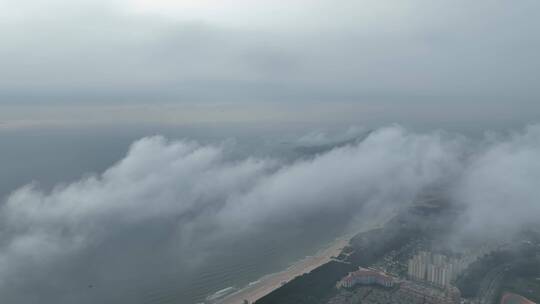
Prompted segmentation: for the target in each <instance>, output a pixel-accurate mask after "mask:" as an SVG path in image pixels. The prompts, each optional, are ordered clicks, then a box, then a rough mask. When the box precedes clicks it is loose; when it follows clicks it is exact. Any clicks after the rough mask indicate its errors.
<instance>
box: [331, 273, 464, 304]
mask: <svg viewBox="0 0 540 304" xmlns="http://www.w3.org/2000/svg"><path fill="white" fill-rule="evenodd" d="M356 285H378V286H382V287H388V288H390V287H394V286H396V287H398V288H397V289H395V293H390V294H389V295H390V297H392V299H390V302H395V301H397V300H399V301H400V303H423V304H459V302H460V299H461V294H460V292H459V290H458V289H457V288H456V287H453V286H450V285H449V286H446V287H445V288H435V287H433V286H431V285H427V284H425V283H420V282H412V281H407V280H400V279H397V278H394V277H391V276H389V275H387V274H386V273H384V272H381V271H378V270H375V269H371V268H362V267H360V268H359V269H358V270H357V271H354V272H351V273H349V274H348V275H347V276H346V277H344V278H343V279H341V280H340V281H339V282H338V284H337V287H338V288H352V287H355V286H356ZM394 297H395V299H393V298H394ZM379 300H381V299H379ZM394 300H395V301H394ZM376 302H379V301H376ZM380 303H385V302H384V301H383V302H380Z"/></svg>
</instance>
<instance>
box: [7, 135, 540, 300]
mask: <svg viewBox="0 0 540 304" xmlns="http://www.w3.org/2000/svg"><path fill="white" fill-rule="evenodd" d="M227 153H228V152H227V150H226V149H223V148H222V147H219V146H209V145H199V144H197V143H195V142H189V141H167V140H166V139H164V138H163V137H150V138H144V139H141V140H139V141H137V142H135V143H134V144H133V145H132V147H131V149H130V151H129V153H128V154H127V155H126V157H125V158H124V159H122V160H121V161H120V162H118V163H117V164H116V165H114V166H113V167H111V168H110V169H108V170H107V171H106V172H104V173H103V174H101V175H99V176H89V177H85V178H83V179H81V180H79V181H76V182H73V183H70V184H65V185H58V186H57V187H56V188H55V189H54V190H52V191H51V192H44V191H42V190H40V189H39V188H38V187H36V186H34V185H28V186H25V187H23V188H21V189H19V190H17V191H15V192H14V193H13V194H12V195H11V196H10V197H9V198H8V199H7V200H6V202H5V203H4V204H3V205H2V207H1V209H0V218H1V223H2V224H1V227H2V230H1V231H2V241H1V242H0V294H1V295H2V296H0V298H3V299H4V300H6V301H11V302H25V303H38V302H39V303H44V302H43V299H46V300H47V301H50V302H51V303H52V302H53V301H54V302H55V303H70V302H73V301H75V302H78V303H84V301H87V302H92V301H96V299H99V300H100V301H104V300H106V301H111V302H112V301H113V300H112V299H111V297H112V295H111V294H102V295H100V297H101V298H99V297H98V298H96V297H97V296H93V297H91V296H88V295H87V294H85V293H83V292H81V291H80V290H78V289H73V290H75V291H73V290H71V289H70V288H74V287H73V286H72V285H76V284H81V282H80V281H82V282H86V281H85V280H96V281H98V282H99V281H100V280H103V281H107V282H108V284H111V286H114V288H121V286H122V284H124V283H122V282H124V281H125V280H126V279H129V278H133V277H139V276H148V277H153V276H159V272H160V271H166V270H165V269H163V268H160V267H157V266H153V267H148V268H147V267H145V266H142V265H144V264H145V263H150V264H151V263H152V262H151V261H153V260H154V261H155V260H160V261H164V263H163V264H164V265H169V266H168V267H169V268H171V267H172V268H174V267H177V268H178V269H180V270H181V269H184V271H188V269H189V267H196V266H194V265H197V263H204V262H205V256H206V254H205V252H208V250H209V249H211V250H219V247H218V246H215V244H222V243H223V242H227V241H231V240H237V239H242V238H246V237H248V236H250V235H251V236H252V235H257V233H258V232H260V231H264V230H267V229H284V231H286V230H287V228H288V227H294V226H298V225H300V226H302V225H305V226H306V227H307V226H308V225H309V224H310V223H311V224H313V223H316V222H317V221H318V220H321V219H323V218H326V219H332V221H334V223H335V224H336V225H343V228H346V226H347V225H356V224H357V223H358V222H362V220H366V219H371V218H376V217H377V216H382V215H384V214H387V213H388V212H391V210H395V209H399V208H406V207H407V206H409V204H410V203H412V202H413V201H414V199H415V198H416V197H417V196H418V195H419V194H421V193H422V192H423V191H425V190H426V189H430V188H433V187H441V186H444V187H448V189H451V191H452V195H453V196H454V198H455V200H456V202H458V203H461V204H462V205H463V206H464V207H465V213H464V214H465V215H464V217H463V219H462V220H463V221H465V223H466V224H465V225H464V226H463V229H462V231H460V232H464V233H466V234H471V233H476V234H478V235H482V236H484V235H486V234H489V233H496V232H498V231H505V232H508V233H513V232H516V231H517V230H518V229H520V228H521V227H523V225H526V224H534V223H535V222H536V221H537V219H538V218H539V217H540V207H539V202H538V197H540V193H538V189H540V188H539V187H538V180H539V178H540V127H538V126H532V127H529V128H527V129H526V130H525V131H523V132H520V133H515V134H512V135H510V136H505V137H500V138H498V137H491V138H489V139H486V140H485V142H483V143H480V144H477V145H471V141H470V140H468V139H465V138H463V137H461V136H456V135H450V134H446V133H443V132H433V133H429V134H417V133H412V132H409V131H407V130H405V129H403V128H401V127H397V126H393V127H387V128H382V129H379V130H376V131H374V132H372V133H371V134H370V135H369V136H368V137H367V138H366V139H364V140H363V141H362V142H360V143H355V144H350V145H347V146H344V147H339V148H335V149H333V150H331V151H329V152H325V153H323V154H320V155H317V156H315V157H313V158H308V159H303V160H298V161H296V162H293V163H290V162H282V161H280V160H275V159H274V160H271V159H256V158H245V159H240V160H239V159H235V158H231V157H229V156H228V155H227ZM510 210H511V211H510ZM509 216H511V218H510V219H509ZM332 221H330V222H332ZM211 250H210V251H211ZM112 257H114V258H112ZM119 257H121V258H119ZM111 260H112V261H113V262H111ZM88 261H93V262H88ZM87 263H90V264H91V266H90V265H87ZM133 265H141V266H137V268H136V269H134V268H133V267H132V266H133ZM171 265H174V266H171ZM75 273H77V274H75ZM81 273H82V274H84V275H82V274H81ZM79 280H80V281H79ZM123 280H124V281H123ZM115 296H120V294H119V293H116V295H115ZM116 300H125V299H116ZM47 301H46V302H47Z"/></svg>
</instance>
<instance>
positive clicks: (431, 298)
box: [399, 281, 461, 304]
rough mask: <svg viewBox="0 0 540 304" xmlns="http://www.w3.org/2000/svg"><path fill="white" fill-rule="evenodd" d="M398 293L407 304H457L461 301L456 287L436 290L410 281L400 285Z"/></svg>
mask: <svg viewBox="0 0 540 304" xmlns="http://www.w3.org/2000/svg"><path fill="white" fill-rule="evenodd" d="M399 293H400V298H401V299H402V300H404V302H409V303H425V304H459V303H460V300H461V293H460V292H459V289H457V288H456V287H453V286H448V287H447V288H444V289H438V288H431V287H429V286H425V285H422V284H418V283H415V282H410V281H405V282H403V283H401V284H400V288H399ZM407 300H408V301H407Z"/></svg>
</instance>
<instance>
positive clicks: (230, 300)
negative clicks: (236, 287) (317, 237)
mask: <svg viewBox="0 0 540 304" xmlns="http://www.w3.org/2000/svg"><path fill="white" fill-rule="evenodd" d="M349 240H350V237H349V236H345V237H340V238H338V239H336V241H335V242H333V243H332V245H331V246H330V247H328V248H325V249H322V250H321V251H319V252H318V253H317V254H315V255H314V256H310V257H306V258H304V259H303V260H301V261H299V262H297V263H295V264H294V265H292V266H291V267H290V268H288V269H287V270H284V271H281V272H277V273H274V274H270V275H267V276H265V277H263V278H261V279H260V280H259V281H258V282H256V283H253V284H252V285H250V286H248V287H246V288H244V289H242V290H240V291H238V292H236V293H233V294H231V295H228V296H226V297H225V298H223V299H221V300H219V301H217V303H218V304H242V303H243V301H244V300H248V301H249V303H253V302H255V301H256V300H258V299H260V298H262V297H264V296H265V295H267V294H269V293H270V292H272V291H274V290H275V289H277V288H279V287H280V286H281V285H282V284H283V283H284V282H289V281H290V280H292V279H294V278H295V277H297V276H300V275H302V274H304V273H308V272H310V271H312V270H313V269H315V268H317V267H319V266H321V265H323V264H325V263H327V262H329V261H330V260H331V259H332V257H337V256H338V255H339V254H340V253H341V251H342V250H343V248H344V247H345V246H347V245H348V244H349Z"/></svg>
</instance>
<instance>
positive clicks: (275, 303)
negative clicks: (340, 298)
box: [255, 261, 355, 304]
mask: <svg viewBox="0 0 540 304" xmlns="http://www.w3.org/2000/svg"><path fill="white" fill-rule="evenodd" d="M354 269H355V267H354V266H352V265H349V264H345V263H340V262H335V261H331V262H328V263H326V264H324V265H322V266H321V267H319V268H317V269H315V270H313V271H312V272H310V273H308V274H304V275H302V276H299V277H297V278H295V279H294V280H292V281H290V282H289V283H287V284H285V285H283V286H282V287H281V288H278V289H277V290H274V291H273V292H272V293H270V294H268V295H267V296H265V297H263V298H261V299H259V300H258V301H256V302H255V304H302V303H305V304H308V303H309V304H322V303H326V301H327V300H328V299H329V298H330V297H332V296H333V295H335V293H336V291H337V290H336V288H335V285H336V282H337V281H339V280H340V279H341V278H342V277H344V276H345V275H347V273H349V272H351V271H353V270H354Z"/></svg>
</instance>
